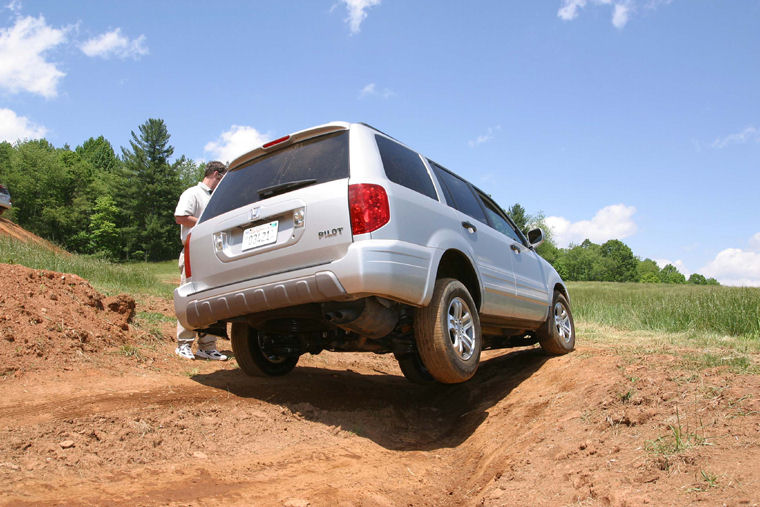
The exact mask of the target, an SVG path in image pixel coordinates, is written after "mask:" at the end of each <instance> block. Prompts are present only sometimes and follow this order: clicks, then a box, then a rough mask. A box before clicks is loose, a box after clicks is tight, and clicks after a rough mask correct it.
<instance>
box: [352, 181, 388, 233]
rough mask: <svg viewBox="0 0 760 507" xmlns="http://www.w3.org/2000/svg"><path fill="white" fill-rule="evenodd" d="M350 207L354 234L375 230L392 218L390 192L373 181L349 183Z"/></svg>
mask: <svg viewBox="0 0 760 507" xmlns="http://www.w3.org/2000/svg"><path fill="white" fill-rule="evenodd" d="M348 209H349V214H350V216H351V233H352V234H366V233H368V232H372V231H375V230H377V229H379V228H380V227H382V226H384V225H385V224H387V223H388V222H389V221H390V219H391V210H390V206H389V205H388V194H386V193H385V189H384V188H383V187H381V186H380V185H373V184H371V183H360V184H356V185H349V186H348Z"/></svg>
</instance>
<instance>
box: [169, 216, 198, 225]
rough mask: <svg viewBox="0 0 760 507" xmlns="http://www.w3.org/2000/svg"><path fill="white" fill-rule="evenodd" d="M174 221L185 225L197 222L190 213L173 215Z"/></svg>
mask: <svg viewBox="0 0 760 507" xmlns="http://www.w3.org/2000/svg"><path fill="white" fill-rule="evenodd" d="M174 221H175V222H177V223H178V224H179V225H184V226H185V227H193V226H195V224H197V223H198V219H197V218H195V217H194V216H192V215H174Z"/></svg>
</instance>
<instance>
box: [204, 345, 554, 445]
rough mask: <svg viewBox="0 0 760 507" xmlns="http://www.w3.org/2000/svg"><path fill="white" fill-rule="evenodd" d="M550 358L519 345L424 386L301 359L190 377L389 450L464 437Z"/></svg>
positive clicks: (457, 440)
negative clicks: (254, 370) (253, 370)
mask: <svg viewBox="0 0 760 507" xmlns="http://www.w3.org/2000/svg"><path fill="white" fill-rule="evenodd" d="M547 359H548V358H547V357H546V356H544V355H543V354H542V353H541V352H540V350H538V349H529V350H516V351H512V352H510V353H507V354H505V355H502V356H498V357H494V358H492V359H489V360H486V361H483V362H482V363H481V365H480V367H479V369H478V373H477V374H476V375H475V377H474V378H473V379H472V380H470V381H469V382H466V383H464V384H457V385H451V386H447V385H432V386H418V385H415V384H411V383H409V382H408V381H407V380H406V379H405V378H404V377H401V376H395V375H388V374H380V375H366V374H365V375H362V374H358V373H355V372H353V371H351V370H345V371H336V370H328V369H320V368H312V367H297V368H296V369H295V370H294V371H293V372H292V373H290V374H289V375H287V376H285V377H279V378H261V379H257V378H251V377H247V376H245V375H244V374H243V373H242V372H241V371H240V370H226V371H225V370H220V371H216V372H213V373H209V374H200V375H195V376H193V377H192V379H193V380H195V381H196V382H199V383H201V384H203V385H206V386H209V387H213V388H217V389H223V390H225V391H228V392H230V393H232V394H234V395H236V396H239V397H241V398H251V399H256V400H259V401H264V402H267V403H272V404H278V405H282V406H283V407H286V408H288V409H289V410H290V411H291V412H293V413H295V414H298V415H299V416H300V417H302V418H303V419H306V420H309V421H314V422H319V423H322V424H326V425H329V426H337V427H340V428H341V429H343V430H346V431H350V432H352V433H355V434H357V435H358V436H361V437H364V438H368V439H370V440H372V441H374V442H376V443H377V444H378V445H381V446H383V447H385V448H386V449H391V450H433V449H439V448H444V447H455V446H457V445H459V444H460V443H461V442H463V441H464V440H466V439H467V438H468V437H469V436H470V435H472V434H473V432H474V431H475V430H476V429H477V428H478V426H480V424H481V423H482V422H483V421H484V420H485V419H486V417H487V415H488V414H487V410H488V409H489V408H491V407H492V406H494V405H495V404H497V403H498V402H499V401H501V400H502V399H503V398H504V397H505V396H507V395H508V394H509V393H510V392H511V391H512V390H513V389H515V388H516V387H517V386H519V385H520V384H521V383H522V381H523V380H525V379H527V378H528V377H530V376H531V375H532V374H533V373H534V372H535V371H537V370H538V369H539V368H540V367H541V365H543V364H544V362H546V360H547Z"/></svg>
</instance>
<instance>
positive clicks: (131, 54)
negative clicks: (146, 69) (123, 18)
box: [80, 28, 148, 60]
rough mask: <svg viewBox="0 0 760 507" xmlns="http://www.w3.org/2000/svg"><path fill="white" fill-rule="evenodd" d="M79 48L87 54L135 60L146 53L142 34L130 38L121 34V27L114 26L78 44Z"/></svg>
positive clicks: (146, 49)
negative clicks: (108, 30)
mask: <svg viewBox="0 0 760 507" xmlns="http://www.w3.org/2000/svg"><path fill="white" fill-rule="evenodd" d="M80 49H81V50H82V52H83V53H84V54H86V55H87V56H90V57H96V56H99V57H101V58H106V59H108V58H112V57H117V58H121V59H125V58H134V59H135V60H137V59H139V58H140V57H141V56H145V55H147V54H148V48H147V46H146V45H145V36H144V35H140V36H139V37H137V38H136V39H132V40H130V39H129V37H126V36H124V35H122V34H121V28H116V29H114V30H111V31H110V32H106V33H103V34H101V35H98V36H97V37H93V38H92V39H89V40H88V41H87V42H85V43H84V44H82V45H81V46H80Z"/></svg>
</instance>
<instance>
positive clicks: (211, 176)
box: [203, 160, 227, 190]
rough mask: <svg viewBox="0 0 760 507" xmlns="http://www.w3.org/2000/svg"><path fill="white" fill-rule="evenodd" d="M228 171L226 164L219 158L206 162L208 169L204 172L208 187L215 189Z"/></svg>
mask: <svg viewBox="0 0 760 507" xmlns="http://www.w3.org/2000/svg"><path fill="white" fill-rule="evenodd" d="M226 172H227V166H226V165H224V164H222V163H221V162H219V161H218V160H212V161H211V162H209V163H208V164H206V171H205V172H204V173H203V183H205V184H206V185H208V188H210V189H211V190H214V189H215V188H216V186H217V185H218V184H219V181H221V179H222V176H224V173H226Z"/></svg>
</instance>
